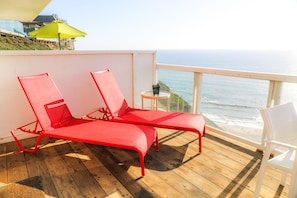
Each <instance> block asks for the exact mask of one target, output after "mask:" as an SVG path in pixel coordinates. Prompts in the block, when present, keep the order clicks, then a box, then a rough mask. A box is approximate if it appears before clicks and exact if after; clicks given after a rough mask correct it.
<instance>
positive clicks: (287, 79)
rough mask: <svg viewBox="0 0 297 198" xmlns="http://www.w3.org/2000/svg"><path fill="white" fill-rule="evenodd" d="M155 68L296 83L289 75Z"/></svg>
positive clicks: (203, 68)
mask: <svg viewBox="0 0 297 198" xmlns="http://www.w3.org/2000/svg"><path fill="white" fill-rule="evenodd" d="M157 68H162V69H172V70H179V71H189V72H198V73H203V74H213V75H222V76H232V77H241V78H250V79H259V80H272V81H281V82H290V83H297V75H289V74H277V73H264V72H250V71H240V70H228V69H218V68H205V67H199V66H195V67H194V66H187V65H173V64H160V63H157Z"/></svg>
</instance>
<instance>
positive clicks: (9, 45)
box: [0, 32, 58, 50]
mask: <svg viewBox="0 0 297 198" xmlns="http://www.w3.org/2000/svg"><path fill="white" fill-rule="evenodd" d="M57 47H58V46H57V43H55V42H52V41H43V40H36V39H32V38H28V37H22V36H18V35H14V34H7V33H4V32H0V50H54V49H57Z"/></svg>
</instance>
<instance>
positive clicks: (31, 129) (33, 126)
mask: <svg viewBox="0 0 297 198" xmlns="http://www.w3.org/2000/svg"><path fill="white" fill-rule="evenodd" d="M38 125H39V123H38V121H34V122H30V123H28V124H25V125H23V126H20V127H18V128H16V129H14V130H12V132H14V131H17V130H20V131H22V132H26V133H32V134H39V133H40V132H41V130H38Z"/></svg>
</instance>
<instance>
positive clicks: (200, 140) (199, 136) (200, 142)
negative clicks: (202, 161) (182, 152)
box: [198, 133, 202, 153]
mask: <svg viewBox="0 0 297 198" xmlns="http://www.w3.org/2000/svg"><path fill="white" fill-rule="evenodd" d="M198 138H199V140H198V147H199V148H198V150H199V153H201V152H202V136H201V134H200V133H198Z"/></svg>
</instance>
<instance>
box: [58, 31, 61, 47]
mask: <svg viewBox="0 0 297 198" xmlns="http://www.w3.org/2000/svg"><path fill="white" fill-rule="evenodd" d="M58 39H59V49H60V50H61V38H60V33H58Z"/></svg>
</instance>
